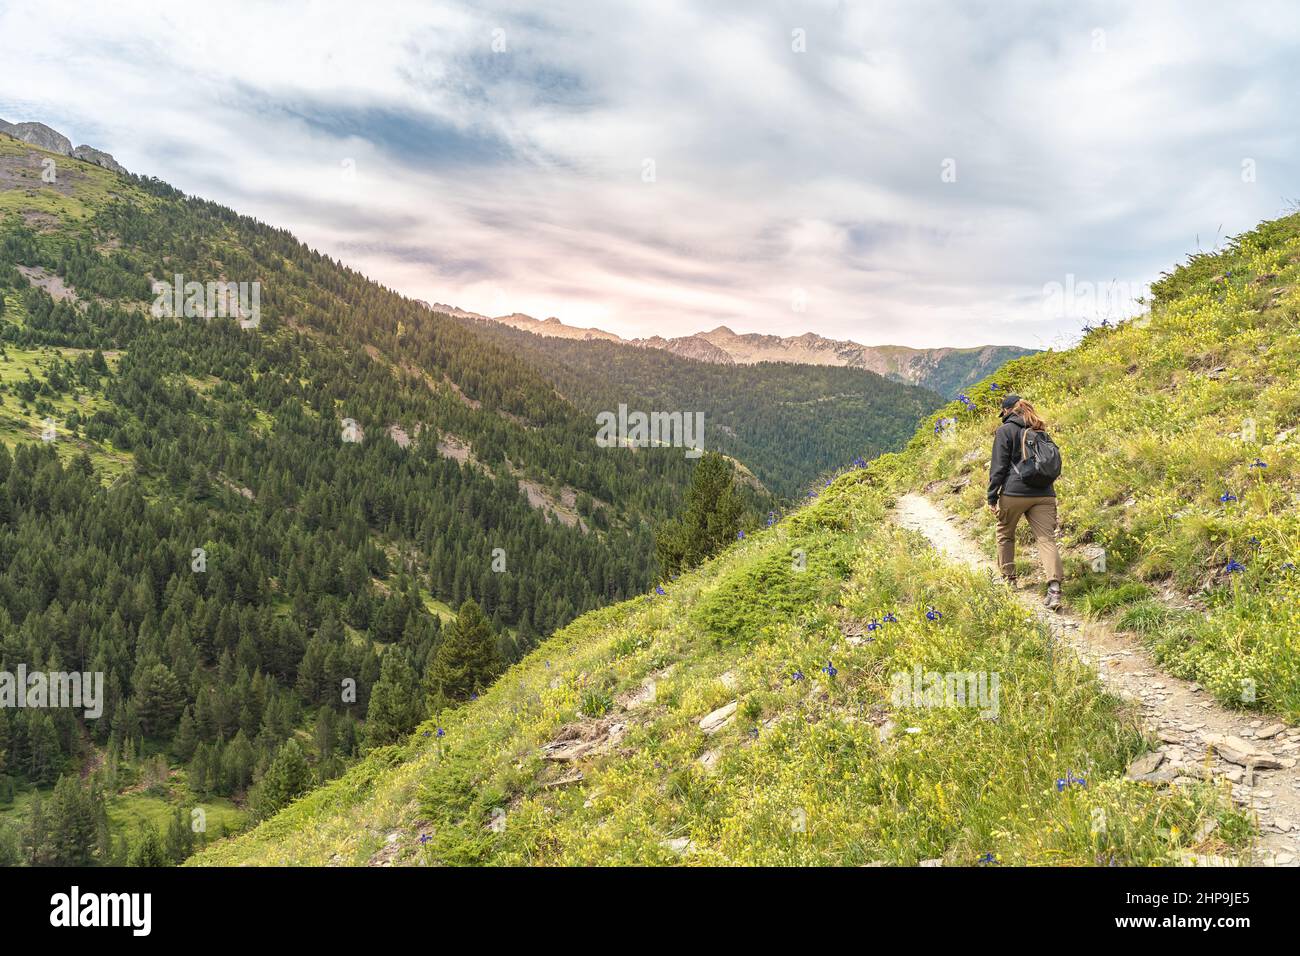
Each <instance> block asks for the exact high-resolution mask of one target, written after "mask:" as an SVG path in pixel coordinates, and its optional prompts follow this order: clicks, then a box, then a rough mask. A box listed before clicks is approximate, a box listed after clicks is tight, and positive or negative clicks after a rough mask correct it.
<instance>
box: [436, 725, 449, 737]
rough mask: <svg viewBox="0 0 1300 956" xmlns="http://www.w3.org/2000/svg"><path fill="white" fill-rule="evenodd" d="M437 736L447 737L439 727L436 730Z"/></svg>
mask: <svg viewBox="0 0 1300 956" xmlns="http://www.w3.org/2000/svg"><path fill="white" fill-rule="evenodd" d="M438 736H439V737H446V736H447V731H445V730H443V729H442V728H441V727H439V728H438Z"/></svg>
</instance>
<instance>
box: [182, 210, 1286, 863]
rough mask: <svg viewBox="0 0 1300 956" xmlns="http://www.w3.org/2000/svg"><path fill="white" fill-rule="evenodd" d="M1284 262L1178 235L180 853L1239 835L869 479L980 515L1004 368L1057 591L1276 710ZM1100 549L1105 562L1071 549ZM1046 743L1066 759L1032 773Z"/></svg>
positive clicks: (1198, 841) (329, 856)
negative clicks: (1147, 275) (656, 570)
mask: <svg viewBox="0 0 1300 956" xmlns="http://www.w3.org/2000/svg"><path fill="white" fill-rule="evenodd" d="M1297 277H1300V216H1293V217H1289V218H1286V219H1282V220H1278V221H1276V222H1272V223H1268V224H1265V225H1263V226H1261V227H1260V228H1259V229H1257V230H1256V231H1254V232H1252V233H1250V234H1248V235H1245V236H1242V237H1240V238H1239V239H1238V240H1236V241H1234V242H1233V243H1232V244H1231V245H1230V246H1229V247H1228V248H1227V249H1225V250H1224V251H1222V252H1220V253H1217V254H1214V255H1198V256H1195V257H1193V258H1192V259H1191V260H1189V262H1188V263H1187V264H1185V265H1183V266H1181V267H1179V268H1178V269H1176V270H1175V271H1174V272H1173V273H1172V274H1171V275H1169V276H1166V277H1164V278H1163V279H1162V280H1161V281H1160V282H1159V283H1157V284H1156V286H1155V301H1154V302H1153V303H1152V305H1151V309H1150V312H1149V314H1147V315H1144V316H1143V317H1141V318H1140V319H1138V320H1135V321H1133V322H1131V323H1127V324H1125V325H1123V326H1121V327H1119V328H1100V329H1094V330H1092V331H1090V332H1088V334H1087V335H1086V336H1085V338H1084V341H1083V342H1082V344H1080V345H1079V346H1078V347H1077V348H1074V349H1072V350H1070V351H1067V352H1064V353H1047V354H1042V355H1036V356H1032V357H1029V358H1025V359H1021V360H1018V361H1016V362H1013V363H1011V364H1010V365H1008V366H1007V367H1005V368H1004V369H1002V370H1001V371H999V372H998V373H997V374H996V375H995V376H993V378H992V379H991V380H986V381H985V382H983V383H980V384H979V385H978V386H977V387H976V388H974V389H972V390H971V392H970V394H969V395H968V396H966V399H967V400H966V401H965V402H954V403H952V404H951V405H950V406H948V407H947V408H945V409H942V410H941V411H940V412H939V413H938V414H937V415H935V416H934V418H933V419H931V421H930V422H929V423H928V424H927V425H926V426H925V427H923V428H922V429H921V431H919V432H918V433H917V435H916V436H915V438H914V439H913V440H912V442H911V443H910V444H909V446H908V447H907V448H906V449H905V450H904V451H903V452H901V453H899V454H895V455H886V456H883V457H882V458H880V459H878V460H877V461H875V462H873V463H871V465H870V466H868V467H867V468H866V469H860V470H854V471H851V472H849V473H846V474H843V475H840V476H839V477H838V478H836V479H835V480H834V481H833V483H831V484H830V486H829V487H827V488H826V489H824V490H823V491H822V493H821V494H820V495H819V496H818V497H817V498H816V499H815V500H813V501H811V502H810V503H808V504H807V505H806V506H805V507H803V508H802V509H800V510H799V511H798V512H796V513H794V514H792V515H790V516H788V517H786V518H785V519H784V520H782V521H780V522H779V523H777V524H776V525H775V526H774V527H773V528H771V529H768V530H766V531H764V532H762V533H760V534H756V535H751V536H750V537H748V538H747V539H745V540H743V541H739V542H737V543H736V544H735V545H733V546H732V547H731V548H730V549H729V550H728V551H727V552H725V553H724V554H723V555H721V556H720V557H719V558H717V559H715V560H714V561H712V562H709V563H708V564H706V565H705V566H703V567H702V568H700V569H698V570H696V571H695V572H692V573H690V574H686V575H683V576H682V577H681V578H680V579H678V580H677V581H675V582H673V583H672V584H671V586H670V587H668V588H667V590H666V593H664V594H657V593H656V594H651V595H647V596H644V597H641V598H637V599H635V600H632V601H629V602H626V603H624V604H621V605H618V606H616V607H611V608H607V609H604V610H602V611H599V612H596V613H594V614H589V615H586V616H584V617H582V618H580V619H579V620H577V621H575V622H574V623H573V624H571V625H569V626H568V627H567V628H565V629H564V630H563V631H561V632H560V633H558V634H557V635H556V636H555V637H554V638H552V639H551V640H550V641H548V642H547V643H546V644H544V645H543V646H541V647H539V648H538V649H537V650H536V651H535V652H533V653H532V654H531V655H530V656H529V657H527V658H526V659H525V660H523V661H522V662H520V663H519V664H518V665H516V666H515V667H514V668H512V669H511V670H510V671H509V672H508V673H507V674H506V675H505V677H503V678H502V679H501V681H500V682H499V683H498V684H497V685H496V686H495V687H494V688H493V689H492V690H491V691H490V692H489V693H488V694H486V695H485V696H484V697H483V698H481V699H480V700H478V701H476V702H474V703H472V704H469V705H468V706H465V707H464V708H461V709H458V710H455V711H448V712H444V713H442V714H440V715H437V716H436V717H435V718H433V719H432V720H430V721H428V722H427V723H426V724H424V725H423V726H422V728H421V730H420V731H419V732H418V733H417V734H416V735H415V736H413V737H412V738H411V739H410V740H409V741H408V742H407V743H405V744H403V745H400V746H394V747H391V748H386V749H384V750H382V751H378V752H375V753H372V754H371V755H370V756H369V757H368V758H367V759H366V760H365V761H364V762H363V763H362V764H361V765H360V766H359V767H358V768H356V769H355V770H353V771H352V772H351V773H350V774H348V775H347V776H346V777H344V778H343V779H342V780H340V781H337V782H335V783H333V784H331V785H329V786H327V787H325V788H324V789H322V790H319V791H317V792H315V793H312V794H310V795H309V796H307V797H306V798H304V799H303V800H301V801H299V802H298V803H296V804H295V805H293V806H291V807H290V808H288V809H287V810H285V811H283V812H282V813H281V814H279V816H277V817H276V818H274V819H273V820H271V821H269V822H267V823H265V824H263V825H262V826H260V827H258V828H257V829H255V830H253V831H251V832H250V833H248V834H245V835H243V836H241V837H239V838H237V839H234V840H231V841H227V842H224V843H221V844H218V845H216V846H213V847H212V848H210V849H209V850H208V851H207V852H205V853H203V854H201V855H200V856H199V857H197V858H196V859H195V860H194V862H196V863H198V864H232V863H241V864H243V863H249V864H279V863H290V864H323V863H340V864H364V863H368V862H370V863H386V862H410V863H453V864H454V863H491V864H571V863H652V864H676V863H692V864H694V863H699V864H709V863H741V864H745V863H761V864H769V863H777V864H784V863H834V864H862V863H870V862H877V861H883V862H888V863H916V862H918V861H921V860H925V859H932V858H942V859H943V860H945V861H946V862H948V863H953V864H968V865H973V864H977V863H981V862H983V863H988V862H999V863H1030V864H1084V865H1089V864H1109V863H1119V864H1150V863H1169V862H1173V861H1174V860H1175V859H1176V858H1177V857H1178V855H1179V853H1180V852H1181V851H1185V850H1187V849H1196V850H1198V851H1207V852H1212V853H1218V852H1224V851H1227V852H1231V851H1232V850H1234V849H1239V848H1240V847H1242V846H1243V845H1244V844H1245V843H1247V842H1248V841H1249V840H1250V838H1251V827H1250V825H1249V824H1248V822H1247V821H1246V819H1245V818H1244V816H1243V815H1242V814H1241V813H1240V812H1238V811H1235V810H1233V809H1231V807H1230V804H1229V802H1228V800H1227V798H1226V796H1225V795H1224V793H1223V792H1222V791H1218V790H1216V789H1214V788H1213V787H1212V786H1210V785H1208V784H1197V785H1192V786H1189V787H1173V788H1170V789H1168V790H1155V789H1151V788H1148V787H1145V786H1142V785H1139V784H1136V783H1132V782H1129V781H1126V780H1124V779H1123V777H1122V773H1123V770H1124V768H1125V766H1126V764H1127V762H1128V761H1129V760H1130V759H1131V758H1132V757H1133V756H1135V755H1136V754H1138V753H1139V752H1141V750H1142V749H1144V747H1145V746H1146V744H1145V743H1144V741H1143V740H1142V737H1141V735H1140V733H1139V732H1138V731H1137V730H1136V729H1135V727H1136V724H1135V722H1134V718H1133V716H1132V714H1130V713H1129V712H1128V711H1127V710H1126V709H1125V708H1124V707H1122V706H1121V705H1120V704H1119V703H1118V702H1117V701H1116V700H1114V699H1112V698H1110V697H1108V696H1107V695H1106V694H1105V693H1104V692H1103V691H1102V689H1101V688H1100V686H1099V684H1098V683H1097V681H1096V679H1095V677H1094V675H1093V674H1091V673H1090V672H1087V671H1084V670H1083V669H1081V668H1080V667H1079V666H1078V665H1076V664H1075V663H1073V661H1072V660H1070V659H1068V658H1067V657H1066V655H1062V654H1056V653H1051V652H1049V644H1048V639H1047V635H1046V634H1045V632H1044V631H1043V629H1042V627H1041V625H1040V624H1038V623H1037V622H1036V621H1035V620H1033V619H1031V618H1030V617H1029V616H1028V615H1027V614H1026V613H1025V612H1023V611H1022V610H1020V607H1019V605H1018V604H1016V603H1015V602H1014V601H1012V600H1010V595H1009V593H1008V592H1007V591H1006V590H1005V588H1003V586H1002V585H1000V584H997V583H994V582H991V581H989V580H988V579H987V578H985V577H983V576H981V575H978V574H975V573H972V572H970V571H968V570H965V569H963V568H960V567H956V566H953V565H951V564H948V563H946V562H945V561H943V560H942V559H939V558H937V557H935V556H934V555H933V554H932V553H930V552H929V551H928V550H927V549H926V548H924V547H923V546H922V542H921V541H920V539H919V538H916V537H913V536H912V535H911V533H910V532H906V531H902V530H899V529H898V528H896V527H895V526H894V525H893V524H892V523H891V522H890V521H889V520H888V507H889V505H890V503H891V500H892V499H893V497H894V496H895V495H896V494H898V493H899V492H901V491H903V490H906V489H919V488H929V489H930V490H931V491H934V492H938V493H941V494H944V495H945V496H947V498H948V503H949V506H950V507H951V508H953V509H954V510H965V511H967V512H968V513H969V515H970V516H971V517H970V519H969V520H970V523H971V525H972V527H973V528H974V529H976V530H977V531H979V532H981V533H982V534H984V535H985V536H986V539H987V537H988V536H991V519H990V517H989V516H988V515H987V514H986V513H984V512H983V510H982V503H983V494H984V488H983V483H984V476H985V474H986V471H985V467H986V464H987V460H988V449H987V446H988V445H989V443H990V434H991V431H992V429H993V426H994V424H995V423H996V418H995V413H994V410H995V408H996V407H997V404H998V403H999V402H1000V399H1001V396H1002V395H1003V394H1005V391H1006V390H1007V389H1014V390H1015V391H1017V392H1019V393H1021V394H1023V395H1025V396H1028V397H1030V398H1031V399H1032V400H1034V401H1035V402H1036V403H1037V404H1038V406H1039V408H1040V409H1041V410H1042V411H1043V412H1044V413H1045V414H1046V415H1047V417H1048V418H1049V420H1050V421H1051V422H1053V423H1054V426H1053V431H1054V434H1055V436H1056V438H1057V440H1058V441H1059V443H1060V444H1061V446H1062V449H1063V452H1064V455H1065V461H1066V475H1065V477H1064V478H1063V479H1062V481H1061V482H1060V483H1059V485H1058V491H1059V492H1060V495H1061V504H1062V515H1063V524H1064V540H1065V544H1066V547H1067V554H1068V555H1069V562H1068V567H1069V572H1070V576H1071V577H1072V581H1071V584H1070V587H1069V596H1070V600H1071V601H1072V602H1073V603H1074V604H1075V605H1076V606H1077V607H1078V608H1080V609H1081V610H1083V611H1084V612H1086V613H1089V614H1092V615H1095V616H1106V617H1108V618H1111V619H1113V620H1114V621H1115V622H1116V623H1117V624H1118V625H1119V626H1121V627H1122V628H1127V629H1130V630H1132V631H1134V632H1136V633H1137V634H1139V635H1141V636H1142V637H1143V638H1144V639H1145V640H1147V641H1149V642H1150V644H1151V646H1152V648H1153V649H1154V651H1155V652H1156V654H1157V655H1158V656H1159V657H1160V659H1161V660H1162V661H1163V662H1164V664H1165V666H1167V667H1169V668H1170V669H1172V670H1174V671H1176V672H1177V673H1180V674H1184V675H1187V676H1189V677H1193V678H1195V679H1197V680H1200V681H1201V682H1202V683H1203V684H1204V685H1205V686H1206V687H1207V688H1209V689H1210V690H1211V691H1212V692H1213V693H1214V694H1215V695H1216V696H1218V697H1219V698H1220V699H1221V700H1223V701H1225V702H1227V703H1230V704H1233V705H1235V706H1238V707H1242V708H1247V709H1249V708H1256V709H1259V708H1263V709H1270V710H1273V711H1275V712H1278V713H1281V714H1283V715H1285V716H1288V717H1290V718H1292V719H1294V718H1296V717H1297V715H1300V682H1298V680H1297V662H1298V661H1300V656H1298V655H1297V647H1296V643H1295V642H1296V640H1297V638H1296V634H1297V630H1296V627H1295V624H1296V610H1295V608H1296V606H1297V605H1296V596H1297V595H1296V587H1297V578H1296V576H1295V573H1294V568H1293V566H1292V563H1293V560H1294V557H1295V554H1296V545H1297V539H1296V517H1295V507H1294V504H1295V498H1294V496H1295V493H1296V491H1297V488H1296V467H1297V461H1296V454H1295V452H1294V451H1293V450H1292V448H1291V437H1290V430H1291V429H1293V428H1294V427H1295V426H1296V425H1297V423H1300V384H1297V383H1300V378H1298V377H1297V371H1300V369H1297V367H1296V366H1297V363H1298V362H1300V358H1297V356H1298V355H1300V349H1298V348H1297V346H1300V341H1297V339H1298V338H1300V332H1297V324H1296V319H1297V306H1300V301H1298V300H1297V297H1296V292H1295V290H1296V288H1297V286H1296V279H1297ZM1252 421H1253V424H1252ZM986 543H991V542H988V541H987V540H986ZM1098 547H1104V548H1105V549H1106V554H1107V559H1108V560H1107V564H1108V566H1107V570H1106V571H1105V572H1104V573H1094V572H1091V571H1087V572H1086V573H1085V561H1090V560H1091V559H1092V558H1093V557H1094V556H1095V555H1096V551H1095V549H1096V548H1098ZM801 553H802V554H803V555H804V560H803V561H802V562H801V561H800V559H799V555H800V554H801ZM1230 562H1231V563H1230ZM801 564H802V570H801V569H800V565H801ZM1029 564H1030V562H1029V561H1026V562H1025V569H1026V570H1028V569H1029ZM887 615H890V616H891V617H892V618H896V620H893V619H887V617H886V616H887ZM918 665H919V666H920V667H921V668H922V670H923V671H931V670H933V671H938V672H941V673H949V672H997V673H998V674H999V675H1000V681H1001V685H1000V686H1001V697H1000V710H999V713H998V714H997V717H996V719H994V720H990V719H985V717H984V716H982V715H981V713H980V712H979V711H978V710H977V709H975V708H971V707H967V708H960V707H958V708H953V707H915V706H909V705H910V704H912V703H915V702H911V701H906V700H902V701H899V700H896V699H895V698H894V696H893V693H892V684H891V681H892V680H893V679H894V675H895V674H898V673H907V672H910V671H912V670H913V668H915V667H917V666H918ZM1243 681H1246V682H1247V683H1245V684H1243V683H1242V682H1243ZM732 703H734V704H735V709H734V710H733V711H731V712H730V715H729V718H728V715H727V712H726V711H723V712H722V714H721V715H719V717H718V720H719V721H720V722H721V726H720V728H719V729H717V730H715V731H714V732H712V733H706V731H705V729H704V728H703V727H702V726H701V721H702V720H704V719H705V718H706V717H707V716H708V715H710V714H713V713H715V712H716V711H717V710H718V709H719V708H724V707H727V706H728V705H730V704H732ZM723 718H727V719H725V720H724V719H723ZM705 722H706V723H708V721H705ZM559 757H568V758H570V759H563V760H561V759H555V758H559ZM1071 774H1073V776H1075V777H1079V776H1082V777H1084V778H1085V779H1087V781H1088V785H1087V786H1086V787H1071V786H1069V785H1068V784H1067V785H1066V786H1065V787H1063V788H1062V787H1060V786H1059V784H1058V781H1061V780H1062V779H1065V780H1068V779H1070V775H1071ZM1209 818H1214V819H1215V820H1217V821H1218V822H1219V824H1220V825H1219V826H1218V828H1217V829H1216V830H1215V831H1214V834H1213V836H1211V837H1208V838H1207V837H1204V836H1203V834H1204V833H1205V832H1206V829H1208V828H1205V827H1204V824H1205V822H1206V821H1207V820H1208V819H1209ZM990 854H991V856H990Z"/></svg>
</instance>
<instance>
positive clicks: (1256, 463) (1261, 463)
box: [1250, 458, 1268, 468]
mask: <svg viewBox="0 0 1300 956" xmlns="http://www.w3.org/2000/svg"><path fill="white" fill-rule="evenodd" d="M1250 467H1251V468H1267V467H1268V463H1267V462H1264V461H1261V460H1260V459H1258V458H1256V459H1255V460H1254V461H1253V462H1251V463H1250Z"/></svg>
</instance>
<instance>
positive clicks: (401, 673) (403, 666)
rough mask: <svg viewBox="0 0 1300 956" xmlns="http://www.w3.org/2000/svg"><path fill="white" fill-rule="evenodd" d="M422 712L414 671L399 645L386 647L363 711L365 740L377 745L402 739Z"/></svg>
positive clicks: (371, 745) (418, 719)
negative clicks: (376, 677)
mask: <svg viewBox="0 0 1300 956" xmlns="http://www.w3.org/2000/svg"><path fill="white" fill-rule="evenodd" d="M423 715H424V707H423V701H421V699H420V694H419V692H418V690H417V685H416V681H415V671H413V670H411V665H410V664H408V663H407V662H406V657H405V656H404V654H403V652H402V650H401V648H399V647H389V649H388V650H387V652H385V654H384V658H383V663H382V665H381V669H380V672H379V682H378V683H376V684H375V686H374V687H373V688H372V689H371V692H370V707H369V709H368V710H367V711H366V744H367V746H370V747H380V746H383V745H384V744H391V743H395V742H397V741H399V740H401V739H402V738H403V737H405V736H406V735H407V734H409V733H410V732H411V731H412V730H414V729H415V725H416V724H418V723H419V722H420V718H421V717H422V716H423Z"/></svg>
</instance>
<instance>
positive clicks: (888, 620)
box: [881, 611, 898, 624]
mask: <svg viewBox="0 0 1300 956" xmlns="http://www.w3.org/2000/svg"><path fill="white" fill-rule="evenodd" d="M881 622H882V623H885V624H897V623H898V615H897V614H895V613H894V612H893V611H886V612H885V616H884V617H883V618H881Z"/></svg>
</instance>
